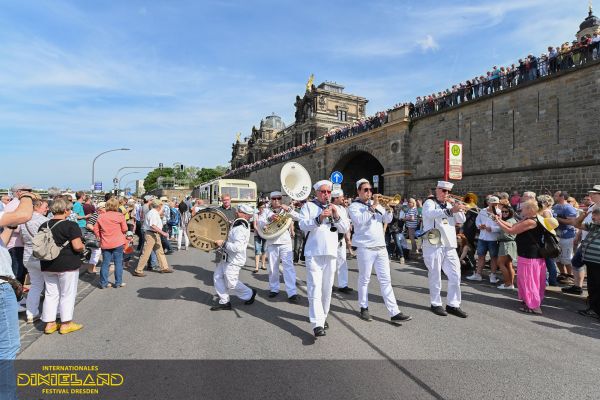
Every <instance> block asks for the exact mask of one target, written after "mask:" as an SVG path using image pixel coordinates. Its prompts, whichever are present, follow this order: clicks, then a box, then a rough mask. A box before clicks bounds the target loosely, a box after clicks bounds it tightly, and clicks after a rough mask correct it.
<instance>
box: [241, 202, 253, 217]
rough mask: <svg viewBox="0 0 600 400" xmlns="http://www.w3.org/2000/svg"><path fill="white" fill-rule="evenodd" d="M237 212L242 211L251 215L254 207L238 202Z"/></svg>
mask: <svg viewBox="0 0 600 400" xmlns="http://www.w3.org/2000/svg"><path fill="white" fill-rule="evenodd" d="M237 209H238V211H239V212H243V213H244V214H248V215H252V214H254V207H252V206H250V205H248V204H240V205H239V206H237Z"/></svg>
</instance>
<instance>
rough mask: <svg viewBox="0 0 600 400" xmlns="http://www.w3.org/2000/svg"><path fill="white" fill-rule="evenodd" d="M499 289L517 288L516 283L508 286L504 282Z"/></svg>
mask: <svg viewBox="0 0 600 400" xmlns="http://www.w3.org/2000/svg"><path fill="white" fill-rule="evenodd" d="M498 289H500V290H514V289H515V285H509V286H506V285H505V284H504V283H503V284H502V285H500V286H498Z"/></svg>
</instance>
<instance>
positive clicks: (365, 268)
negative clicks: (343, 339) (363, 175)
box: [348, 179, 412, 324]
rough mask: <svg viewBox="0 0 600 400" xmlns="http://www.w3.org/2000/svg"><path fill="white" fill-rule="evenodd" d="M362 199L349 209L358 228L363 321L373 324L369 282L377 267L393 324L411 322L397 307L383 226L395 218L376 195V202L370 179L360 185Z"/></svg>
mask: <svg viewBox="0 0 600 400" xmlns="http://www.w3.org/2000/svg"><path fill="white" fill-rule="evenodd" d="M356 190H357V192H358V198H357V199H356V200H355V201H353V202H352V204H351V205H350V207H349V208H348V213H349V214H350V219H351V220H352V224H353V225H354V236H353V237H352V244H353V245H354V246H355V247H357V253H356V258H357V261H358V271H359V272H358V304H359V306H360V318H362V319H364V320H365V321H372V320H373V319H372V318H371V315H370V314H369V300H368V296H369V281H370V279H371V270H372V269H373V267H375V272H376V274H377V280H378V281H379V287H380V290H381V296H382V297H383V299H384V302H385V306H386V308H387V309H388V314H389V316H390V317H391V321H392V323H396V324H398V323H400V322H401V321H408V320H410V319H411V318H412V317H411V316H410V315H406V314H403V313H402V312H401V311H400V309H399V308H398V304H396V296H395V295H394V290H393V288H392V278H391V275H390V260H389V258H388V252H387V249H386V245H385V236H384V232H383V224H389V223H390V222H391V221H392V218H393V212H392V210H391V209H390V208H388V209H385V208H384V207H383V206H382V205H380V204H379V201H378V200H379V199H378V197H377V196H376V197H375V199H374V200H372V196H373V188H372V186H371V184H370V183H369V181H368V180H366V179H360V180H359V181H358V182H356Z"/></svg>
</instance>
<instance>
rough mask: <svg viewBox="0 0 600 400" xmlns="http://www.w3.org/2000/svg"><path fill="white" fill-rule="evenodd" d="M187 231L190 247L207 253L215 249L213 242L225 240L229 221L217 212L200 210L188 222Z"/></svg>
mask: <svg viewBox="0 0 600 400" xmlns="http://www.w3.org/2000/svg"><path fill="white" fill-rule="evenodd" d="M187 231H188V237H189V238H190V243H191V244H192V246H194V247H196V248H198V249H200V250H203V251H206V252H209V251H210V250H212V249H214V248H216V246H215V244H214V241H216V240H227V235H228V234H229V220H228V219H227V217H226V216H225V214H223V213H222V212H220V211H218V210H214V209H205V210H200V211H198V213H197V214H196V215H194V217H193V218H192V219H191V220H190V222H189V224H188V229H187Z"/></svg>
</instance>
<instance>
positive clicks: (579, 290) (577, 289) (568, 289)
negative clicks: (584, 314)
mask: <svg viewBox="0 0 600 400" xmlns="http://www.w3.org/2000/svg"><path fill="white" fill-rule="evenodd" d="M560 290H562V292H563V293H569V294H577V295H582V294H583V289H582V288H580V287H579V286H575V285H573V286H569V287H565V288H562V289H560Z"/></svg>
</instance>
